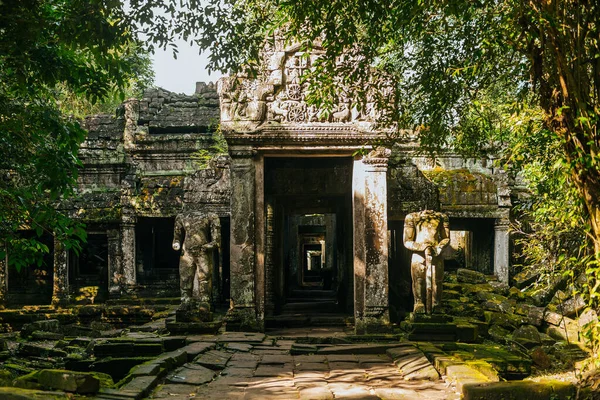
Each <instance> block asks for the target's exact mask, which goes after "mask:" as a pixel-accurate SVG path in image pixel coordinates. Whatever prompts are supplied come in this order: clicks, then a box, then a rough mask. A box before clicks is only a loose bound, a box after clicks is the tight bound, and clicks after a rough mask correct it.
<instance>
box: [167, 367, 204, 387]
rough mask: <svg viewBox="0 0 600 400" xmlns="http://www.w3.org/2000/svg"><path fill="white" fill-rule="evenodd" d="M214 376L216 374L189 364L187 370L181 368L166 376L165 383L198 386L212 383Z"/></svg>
mask: <svg viewBox="0 0 600 400" xmlns="http://www.w3.org/2000/svg"><path fill="white" fill-rule="evenodd" d="M215 375H216V373H215V371H213V370H210V369H208V368H204V367H202V366H200V365H193V364H191V365H190V367H189V368H186V367H185V366H183V367H181V368H178V369H176V370H175V372H173V373H171V374H169V375H168V376H167V381H169V382H171V383H182V384H186V385H196V386H198V385H203V384H205V383H208V382H210V381H212V380H213V378H214V377H215Z"/></svg>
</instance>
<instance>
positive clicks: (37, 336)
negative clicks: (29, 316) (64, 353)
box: [31, 331, 65, 340]
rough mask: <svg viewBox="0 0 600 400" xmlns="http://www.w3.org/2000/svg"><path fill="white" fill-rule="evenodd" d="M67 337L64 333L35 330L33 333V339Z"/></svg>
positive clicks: (60, 338) (59, 338)
mask: <svg viewBox="0 0 600 400" xmlns="http://www.w3.org/2000/svg"><path fill="white" fill-rule="evenodd" d="M64 337H65V335H63V334H62V333H56V332H46V331H35V332H33V333H32V334H31V340H62V339H63V338H64Z"/></svg>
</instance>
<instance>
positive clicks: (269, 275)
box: [265, 204, 275, 315]
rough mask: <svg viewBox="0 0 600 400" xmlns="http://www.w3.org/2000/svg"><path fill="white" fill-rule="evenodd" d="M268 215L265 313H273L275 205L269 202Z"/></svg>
mask: <svg viewBox="0 0 600 400" xmlns="http://www.w3.org/2000/svg"><path fill="white" fill-rule="evenodd" d="M266 209H267V215H266V236H267V237H266V242H265V288H266V289H265V291H266V295H265V314H266V315H273V312H274V311H275V265H274V260H273V256H274V254H273V252H274V251H275V247H274V244H273V240H274V238H275V237H274V230H273V229H274V226H273V216H274V215H273V214H274V210H273V205H272V204H267V206H266Z"/></svg>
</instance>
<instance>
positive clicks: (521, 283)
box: [512, 269, 540, 289]
mask: <svg viewBox="0 0 600 400" xmlns="http://www.w3.org/2000/svg"><path fill="white" fill-rule="evenodd" d="M539 276H540V272H539V271H536V270H533V269H527V270H525V271H522V272H519V273H518V274H516V275H515V276H513V278H512V281H513V284H514V285H515V287H516V288H517V289H523V288H524V287H526V286H529V285H531V284H532V283H533V282H535V281H536V280H537V279H538V277H539Z"/></svg>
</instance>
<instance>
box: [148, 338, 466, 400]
mask: <svg viewBox="0 0 600 400" xmlns="http://www.w3.org/2000/svg"><path fill="white" fill-rule="evenodd" d="M206 339H208V338H206ZM206 339H203V340H206ZM190 340H194V338H188V341H190ZM211 340H214V344H215V346H214V347H212V348H211V349H210V350H208V351H205V352H203V353H201V354H198V356H196V357H195V358H194V359H193V361H191V362H187V363H186V364H184V365H183V366H182V367H180V368H178V369H177V370H175V371H174V372H172V373H171V374H169V375H167V377H166V378H165V379H164V380H163V381H162V382H161V383H160V384H159V385H158V386H157V387H156V389H154V391H153V392H152V393H151V394H150V395H149V397H148V398H151V399H173V400H179V399H190V398H197V399H218V400H225V399H282V400H284V399H307V400H308V399H310V400H320V399H323V400H326V399H373V400H376V399H431V400H437V399H440V400H441V399H459V398H460V395H458V394H457V393H456V392H455V391H454V389H453V388H452V387H451V386H449V385H446V384H445V383H444V381H443V380H441V379H439V378H437V376H436V378H435V379H434V380H433V381H430V380H427V379H432V378H431V377H429V378H428V377H427V376H425V375H424V376H423V377H422V379H423V380H420V379H419V377H418V376H417V377H416V378H414V377H415V373H414V371H413V373H412V377H413V378H410V379H415V380H407V379H405V378H407V375H406V373H405V371H403V370H402V369H401V368H399V367H398V366H396V365H394V363H393V362H392V359H391V358H390V357H389V356H388V355H387V354H386V349H387V348H395V347H398V346H409V347H410V346H411V345H406V344H400V343H399V342H391V343H386V344H354V345H348V344H329V345H323V344H317V345H313V344H304V343H298V342H297V341H296V340H293V339H291V338H287V339H274V338H273V337H271V336H265V335H264V334H245V333H226V334H223V335H220V336H217V337H216V338H214V339H211ZM207 348H208V347H207ZM298 353H305V354H298ZM412 353H413V352H411V354H412ZM421 354H422V353H420V355H421ZM427 366H428V367H429V366H430V365H429V364H428V365H427ZM418 368H422V367H421V366H419V367H418ZM417 375H418V374H417Z"/></svg>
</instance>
